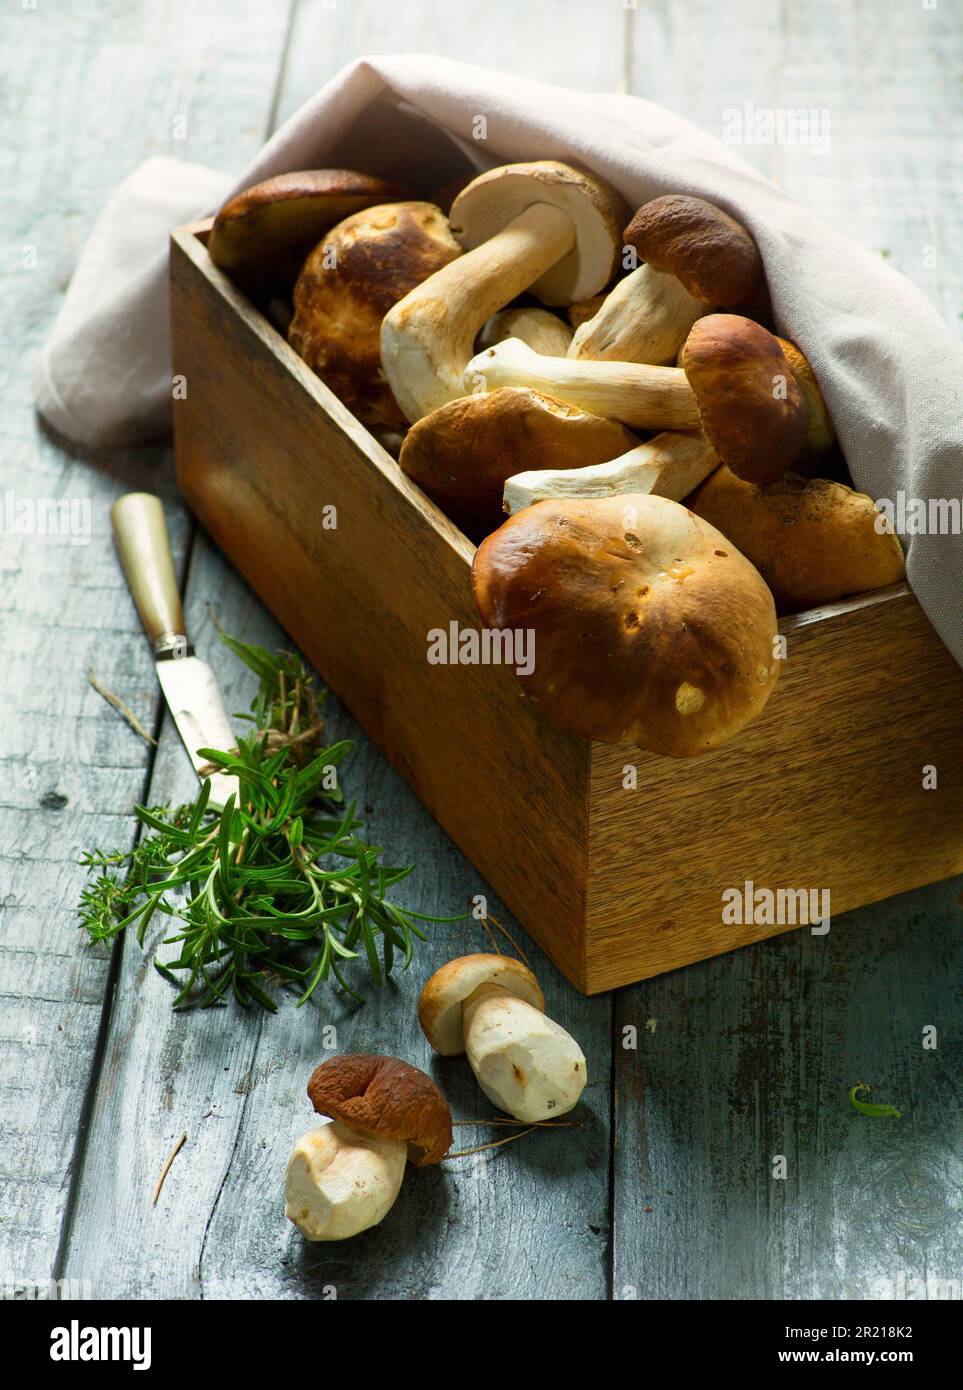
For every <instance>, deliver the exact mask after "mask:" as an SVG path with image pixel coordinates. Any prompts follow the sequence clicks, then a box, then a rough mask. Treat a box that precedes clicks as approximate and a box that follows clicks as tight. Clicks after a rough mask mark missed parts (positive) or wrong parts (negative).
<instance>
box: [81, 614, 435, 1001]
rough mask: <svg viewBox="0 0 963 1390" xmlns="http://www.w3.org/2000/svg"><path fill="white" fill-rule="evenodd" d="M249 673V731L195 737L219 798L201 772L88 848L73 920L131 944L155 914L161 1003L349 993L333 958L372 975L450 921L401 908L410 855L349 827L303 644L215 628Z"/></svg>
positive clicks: (341, 751)
mask: <svg viewBox="0 0 963 1390" xmlns="http://www.w3.org/2000/svg"><path fill="white" fill-rule="evenodd" d="M221 638H222V640H223V641H224V642H225V643H226V645H227V646H228V647H229V648H230V650H231V651H232V652H233V653H234V655H235V656H237V657H238V658H239V659H240V660H241V661H242V662H244V664H245V665H246V666H248V667H250V669H251V670H252V671H253V672H254V673H255V675H257V677H258V681H259V688H258V693H257V696H256V697H255V699H254V701H253V703H252V705H251V712H250V714H243V715H241V716H239V717H240V718H243V719H246V720H248V721H249V722H250V723H251V724H252V725H253V729H252V731H251V732H250V734H249V735H248V736H247V737H243V738H239V739H238V742H237V747H236V748H235V749H231V750H224V749H204V750H202V751H203V754H204V756H205V757H206V758H208V759H209V761H210V764H211V765H212V766H213V767H217V768H219V769H222V770H223V771H224V772H226V773H228V774H231V775H234V776H236V777H237V779H238V792H237V794H236V795H231V796H230V797H229V798H228V801H227V804H226V805H225V806H224V808H223V810H219V809H217V808H216V807H212V806H211V805H210V783H209V782H208V781H206V780H205V781H204V782H203V783H202V785H201V788H200V790H199V794H198V796H197V797H196V799H195V800H194V801H193V802H191V803H189V804H186V805H183V806H178V807H177V808H176V809H174V810H170V809H169V808H167V807H163V806H155V807H151V808H148V807H146V806H138V807H137V808H136V814H137V818H138V820H139V821H140V822H141V825H142V827H143V831H142V833H141V836H140V838H139V840H138V842H137V844H136V845H135V846H134V848H133V849H131V850H116V851H113V852H110V853H104V852H103V851H102V850H94V851H92V852H91V853H89V854H85V855H83V857H82V859H81V863H82V864H84V865H85V866H86V867H87V868H88V869H89V870H90V874H91V878H90V881H89V882H88V884H87V886H86V887H85V888H84V890H83V892H82V893H81V897H80V905H79V913H80V920H81V926H82V927H83V928H85V929H86V931H87V933H88V935H89V937H90V940H91V941H92V942H104V941H110V940H112V939H113V938H115V937H116V936H118V935H119V934H120V933H121V932H124V931H126V930H127V928H128V927H132V928H133V929H134V931H135V934H136V937H137V940H138V942H139V943H140V945H141V947H144V945H145V941H146V938H147V932H148V928H149V927H150V925H151V923H152V922H153V921H154V920H155V917H158V916H159V917H164V918H169V919H173V924H174V930H173V932H172V933H171V934H169V935H167V936H165V937H164V938H163V941H162V943H161V944H163V945H170V946H177V947H178V953H177V955H176V957H175V958H174V959H172V960H168V961H166V962H165V963H162V962H161V961H159V960H157V959H155V960H154V965H155V967H156V969H157V970H158V971H159V972H160V974H161V975H163V976H164V977H165V979H167V980H168V981H169V982H171V983H172V984H174V985H176V986H177V990H178V993H177V996H176V998H175V999H174V1007H175V1008H180V1007H183V1006H184V1005H187V1004H195V1003H199V1004H201V1005H203V1006H205V1007H206V1006H210V1005H212V1004H220V1003H225V1002H226V1001H227V999H228V998H229V997H230V996H231V995H233V997H234V998H235V999H236V1000H237V1002H238V1003H239V1004H242V1005H244V1006H249V1005H251V1004H252V1003H253V1004H260V1005H261V1006H262V1007H264V1008H265V1009H269V1010H271V1011H272V1012H273V1011H275V1010H276V1008H277V1004H276V1001H275V999H274V998H273V997H272V994H271V993H270V992H269V991H270V990H271V989H273V988H276V987H278V986H281V987H288V988H291V987H294V988H296V989H297V991H298V994H299V997H298V1004H299V1005H301V1004H304V1003H306V1001H307V1000H308V999H310V998H311V996H312V994H313V993H314V991H315V990H316V989H317V987H318V985H319V984H321V983H322V981H328V980H329V979H330V978H331V977H332V976H333V978H334V980H335V981H336V982H337V983H338V984H339V985H340V986H341V988H342V989H344V990H345V991H346V992H347V993H348V994H350V995H351V996H352V997H353V998H355V999H357V1000H358V1001H359V1002H362V996H361V995H360V994H359V993H358V992H357V991H356V990H355V989H354V988H353V987H352V985H351V984H349V982H348V980H347V978H346V971H347V970H348V967H349V966H350V965H351V963H352V962H355V961H358V960H359V959H361V960H363V961H364V962H366V963H367V968H368V972H369V974H370V976H371V979H372V980H373V982H374V984H375V986H376V987H379V986H380V985H381V984H382V983H383V981H384V979H385V978H386V977H387V976H388V975H390V974H391V971H392V969H393V967H394V965H395V962H396V960H397V959H399V958H400V959H401V960H402V961H403V964H404V967H405V969H407V967H408V965H409V963H410V961H411V958H412V954H413V951H414V947H415V942H416V941H424V940H426V935H425V931H424V930H423V927H422V925H419V924H427V923H432V922H448V921H457V920H460V919H459V918H444V917H432V916H429V915H427V914H424V913H420V912H415V911H413V910H412V909H411V908H406V907H401V906H400V905H399V904H398V903H396V902H394V901H393V900H392V898H391V897H390V890H391V889H392V888H394V887H395V885H396V884H398V883H400V882H401V881H402V879H404V878H407V877H408V875H409V874H410V873H411V871H412V868H413V866H410V865H409V866H408V867H395V866H390V865H386V864H384V863H382V853H383V851H382V850H381V849H380V848H378V847H376V846H374V845H370V844H368V843H367V842H366V841H365V840H363V839H362V838H361V836H360V835H359V833H358V832H359V830H360V829H361V827H362V822H361V821H360V820H358V819H357V818H356V816H355V806H356V803H355V802H353V801H352V802H350V803H348V804H347V805H345V803H344V796H343V793H342V791H341V789H340V786H339V785H338V780H337V778H338V774H337V768H338V766H339V765H340V763H341V762H342V761H343V760H344V758H345V757H346V756H347V754H348V753H349V752H350V750H351V746H352V745H351V743H350V742H348V741H342V742H339V743H334V744H331V745H330V746H328V747H323V746H322V735H323V732H324V726H323V723H322V722H321V719H320V714H319V710H320V704H321V702H322V700H323V699H324V698H325V697H324V695H321V696H319V694H318V692H317V690H316V688H315V684H314V681H313V679H312V677H311V676H310V674H309V673H308V672H307V671H306V669H305V666H304V663H303V661H302V660H301V658H300V656H298V655H296V654H292V653H289V652H279V653H277V654H276V655H275V654H272V653H271V652H269V651H267V650H266V648H264V647H259V646H255V645H253V644H251V643H247V642H240V641H238V640H237V639H236V638H233V637H230V636H228V635H227V634H226V633H224V632H222V633H221Z"/></svg>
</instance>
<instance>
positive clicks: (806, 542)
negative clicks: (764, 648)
mask: <svg viewBox="0 0 963 1390" xmlns="http://www.w3.org/2000/svg"><path fill="white" fill-rule="evenodd" d="M689 506H690V507H691V508H692V510H693V511H694V512H695V513H696V515H697V516H701V517H703V518H704V519H705V520H706V521H708V522H710V523H711V524H712V525H713V526H716V527H717V528H718V529H719V530H720V531H721V532H722V533H723V535H725V536H728V537H729V539H730V540H731V541H732V543H733V545H735V546H738V548H739V549H740V550H741V551H742V552H743V553H744V554H745V555H746V556H747V557H748V558H749V559H750V560H751V561H752V563H753V564H754V565H755V566H756V567H757V569H758V570H759V573H760V574H761V575H762V577H763V579H765V581H766V583H767V584H768V585H769V588H770V589H771V590H772V595H773V598H774V599H775V601H776V608H777V610H778V611H779V612H780V613H802V612H805V610H806V609H807V608H817V607H818V606H819V605H820V604H822V603H832V602H833V601H834V600H835V599H840V598H846V597H847V596H848V595H850V594H863V593H868V592H869V590H871V589H882V588H885V587H886V585H887V584H895V583H897V582H898V581H899V580H900V579H903V578H904V577H905V573H906V564H905V559H904V556H903V548H902V546H901V545H900V543H899V538H898V537H897V536H896V535H895V534H894V533H893V532H892V531H887V530H882V529H880V528H879V526H878V523H879V518H880V512H879V511H878V509H877V507H876V504H875V502H874V501H873V499H872V498H871V497H867V496H866V495H865V494H864V493H861V492H854V491H853V489H852V488H849V487H846V486H844V485H843V484H842V483H833V482H829V481H828V480H827V479H825V478H802V477H800V476H799V475H798V474H796V473H787V474H785V476H784V477H782V478H780V479H779V480H778V481H777V482H775V483H769V484H767V486H765V487H758V486H755V485H754V484H752V483H746V482H743V480H742V479H741V478H737V477H736V476H735V474H734V473H732V472H731V471H730V470H729V469H728V468H719V469H718V470H717V471H716V472H715V473H713V474H712V476H711V477H710V478H708V479H707V480H706V482H704V483H703V484H702V486H701V487H700V488H699V489H698V490H697V491H696V492H695V493H694V495H693V496H692V497H691V498H690V500H689Z"/></svg>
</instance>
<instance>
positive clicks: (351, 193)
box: [207, 169, 406, 283]
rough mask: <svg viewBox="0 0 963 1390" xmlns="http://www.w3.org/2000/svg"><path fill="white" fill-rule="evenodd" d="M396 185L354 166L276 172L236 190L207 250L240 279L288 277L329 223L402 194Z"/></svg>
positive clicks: (213, 229)
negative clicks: (356, 169) (285, 172)
mask: <svg viewBox="0 0 963 1390" xmlns="http://www.w3.org/2000/svg"><path fill="white" fill-rule="evenodd" d="M405 193H406V190H405V189H404V188H403V187H402V185H401V184H398V183H391V182H389V181H388V180H387V179H376V178H372V177H371V175H370V174H359V173H357V172H356V171H355V170H353V169H306V170H299V171H295V172H293V173H289V174H276V175H275V176H274V178H270V179H265V180H264V181H263V183H256V184H254V185H253V186H252V187H251V188H245V189H244V191H243V192H241V193H237V194H235V196H234V197H233V198H231V199H229V200H228V202H226V203H225V204H224V206H223V207H222V208H221V209H220V211H219V212H218V214H217V216H216V217H215V218H214V225H213V226H212V227H211V231H210V235H209V236H208V239H207V250H208V253H209V255H210V257H211V260H212V261H213V262H214V263H215V265H219V266H220V267H221V269H222V270H226V271H227V272H228V273H229V274H231V275H233V276H235V278H238V279H241V280H243V281H245V282H249V281H257V282H258V283H261V282H264V281H271V282H274V283H278V282H280V281H282V280H283V279H284V278H285V276H287V275H289V276H290V279H291V280H293V278H294V276H295V275H296V274H297V271H298V267H299V266H300V263H301V261H303V259H304V257H305V256H306V255H307V253H308V252H309V251H310V250H311V248H312V246H314V245H315V243H316V242H317V241H318V240H319V239H320V238H321V237H322V236H323V235H324V233H325V232H326V231H327V229H328V228H329V227H333V226H334V224H335V223H336V222H340V221H341V219H342V218H344V217H347V216H348V215H349V214H350V213H353V212H357V211H358V210H359V208H365V207H370V206H371V205H372V204H373V203H384V202H387V201H388V200H389V199H392V198H403V197H404V196H405Z"/></svg>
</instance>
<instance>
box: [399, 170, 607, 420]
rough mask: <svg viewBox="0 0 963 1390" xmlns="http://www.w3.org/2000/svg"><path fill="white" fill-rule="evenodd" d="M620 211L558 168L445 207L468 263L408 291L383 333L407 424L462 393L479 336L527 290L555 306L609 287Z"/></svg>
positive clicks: (600, 191)
mask: <svg viewBox="0 0 963 1390" xmlns="http://www.w3.org/2000/svg"><path fill="white" fill-rule="evenodd" d="M623 206H624V205H623V203H622V200H621V199H620V198H619V197H618V195H617V194H616V193H615V192H614V191H613V190H612V189H610V188H609V187H608V186H607V185H606V184H604V183H602V182H601V180H599V179H596V178H594V177H593V176H592V175H591V174H588V173H586V172H584V171H583V170H580V169H573V168H571V167H570V166H569V165H567V164H559V163H558V162H557V161H555V160H541V161H538V162H535V163H531V164H506V165H503V166H501V167H499V168H497V169H490V170H488V172H487V173H484V174H481V175H480V176H479V177H478V178H476V179H473V180H472V182H471V183H470V184H468V186H467V187H466V188H464V189H463V190H462V191H461V193H459V195H458V197H457V198H456V199H455V201H454V203H453V204H452V208H451V227H452V231H453V232H454V234H455V236H456V238H457V239H458V240H459V241H460V242H461V244H462V245H463V246H465V247H466V248H467V251H466V254H465V255H464V256H461V257H459V259H458V260H456V261H452V262H451V264H449V265H447V266H445V267H444V269H443V270H439V271H438V272H437V273H436V274H435V275H432V276H431V277H430V278H429V279H428V280H425V281H423V282H422V284H420V285H419V286H417V288H415V289H414V290H412V291H411V293H410V294H408V295H406V296H405V297H404V299H402V300H401V301H400V302H399V303H398V304H396V305H394V307H393V308H392V309H391V310H389V312H388V313H387V314H386V315H385V319H384V323H383V324H382V328H381V360H382V365H383V366H384V370H385V375H386V376H387V378H388V382H389V384H390V385H391V389H392V391H393V392H394V394H395V399H396V400H397V401H398V403H399V405H400V406H401V408H402V409H403V410H404V412H405V414H406V415H407V417H408V419H409V420H411V421H414V420H418V419H420V418H421V416H422V415H427V414H428V413H429V412H430V411H432V410H436V409H437V408H438V407H439V406H440V405H444V404H445V402H446V401H449V400H454V399H455V398H456V397H457V396H462V395H464V394H465V388H464V385H463V373H464V368H465V364H466V362H467V361H468V359H469V358H470V357H471V355H472V353H473V351H474V342H475V338H476V336H477V334H478V332H479V330H480V328H481V327H482V325H483V324H484V323H485V321H486V320H487V319H489V318H490V317H491V316H492V314H494V313H495V312H496V311H497V310H498V309H501V308H503V307H504V306H505V305H506V304H510V303H511V301H512V300H513V299H516V298H517V297H518V296H519V295H520V294H521V293H522V292H523V291H525V290H530V291H531V292H532V293H533V294H534V295H535V296H536V297H537V298H539V299H540V300H541V301H542V303H544V304H547V305H549V306H552V305H559V306H561V305H566V304H569V303H571V302H572V301H573V300H575V299H584V298H586V297H587V296H589V295H592V294H595V293H596V292H597V291H598V290H599V289H601V288H602V287H603V286H604V285H605V284H607V283H608V280H609V278H610V276H611V274H612V269H613V266H614V264H615V257H616V254H617V252H618V247H619V228H620V226H621V216H620V210H621V208H622V207H623Z"/></svg>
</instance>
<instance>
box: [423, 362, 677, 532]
mask: <svg viewBox="0 0 963 1390" xmlns="http://www.w3.org/2000/svg"><path fill="white" fill-rule="evenodd" d="M637 442H638V441H637V440H636V438H635V436H634V435H632V434H631V433H630V432H629V431H628V430H627V429H626V428H625V426H624V425H620V424H618V422H617V421H615V420H605V419H602V418H600V417H599V416H597V415H589V414H587V413H586V412H585V411H584V410H579V409H578V407H577V406H572V405H566V404H565V403H564V402H562V401H555V400H552V399H551V398H550V397H548V396H543V395H540V394H539V392H537V391H528V390H526V389H525V388H524V387H516V386H509V387H504V388H502V389H501V390H499V391H492V392H491V393H489V394H485V395H475V396H460V397H459V398H458V399H457V400H454V401H449V402H448V404H447V405H443V406H440V407H439V408H438V409H437V410H433V411H432V412H431V414H430V415H425V416H423V417H422V418H421V419H420V420H419V421H418V422H417V423H416V424H414V425H412V427H411V429H410V430H409V431H408V434H407V436H406V438H405V442H404V444H403V445H402V447H401V455H400V458H399V460H398V461H399V463H400V464H401V467H402V469H403V470H404V471H405V473H407V474H408V477H409V478H411V479H412V480H413V481H414V482H416V483H417V484H418V486H419V487H420V488H421V489H422V491H423V492H425V493H427V495H428V496H429V497H430V498H431V500H432V501H433V502H434V503H435V504H436V505H437V506H439V507H440V508H441V510H442V511H443V512H444V513H445V514H446V516H448V517H450V518H451V520H452V521H453V522H454V523H455V524H456V526H459V527H460V528H461V530H462V531H464V532H465V534H466V535H467V536H471V537H472V539H477V538H479V537H481V536H484V535H487V534H488V532H489V531H493V530H494V529H495V527H496V526H499V525H500V524H501V522H502V520H503V515H502V489H503V487H504V484H505V479H506V478H507V477H508V475H509V474H510V473H514V472H516V471H517V470H518V469H519V468H520V467H523V466H525V465H530V466H531V467H533V468H548V469H558V468H568V467H570V466H572V465H573V464H583V463H600V462H602V461H603V460H604V459H611V458H615V457H616V455H619V454H624V453H625V452H626V450H628V449H631V448H632V446H633V445H634V444H636V443H637ZM703 476H704V475H703ZM697 481H698V479H695V480H693V482H692V483H691V484H690V487H689V488H688V489H687V490H688V491H691V490H692V488H693V487H695V484H696V482H697Z"/></svg>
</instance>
